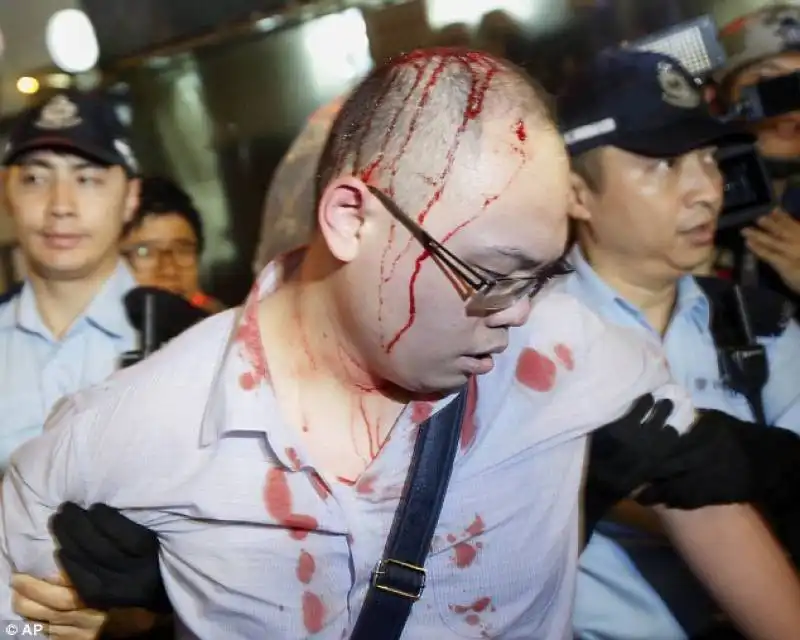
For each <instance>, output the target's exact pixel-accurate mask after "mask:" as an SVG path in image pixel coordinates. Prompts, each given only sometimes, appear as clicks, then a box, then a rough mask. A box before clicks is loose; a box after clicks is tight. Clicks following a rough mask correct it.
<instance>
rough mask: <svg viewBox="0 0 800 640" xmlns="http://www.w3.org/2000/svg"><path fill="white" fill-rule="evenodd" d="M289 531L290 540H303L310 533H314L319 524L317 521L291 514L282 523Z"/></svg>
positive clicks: (310, 517)
mask: <svg viewBox="0 0 800 640" xmlns="http://www.w3.org/2000/svg"><path fill="white" fill-rule="evenodd" d="M282 524H283V525H284V526H286V527H287V528H288V529H289V537H290V538H292V540H305V539H306V538H307V537H308V534H309V532H310V531H314V530H315V529H316V528H317V525H318V524H319V523H318V522H317V519H316V518H314V517H312V516H306V515H302V514H299V513H292V514H290V515H289V517H288V518H286V520H284V521H283V523H282Z"/></svg>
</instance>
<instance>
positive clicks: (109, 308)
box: [0, 262, 137, 474]
mask: <svg viewBox="0 0 800 640" xmlns="http://www.w3.org/2000/svg"><path fill="white" fill-rule="evenodd" d="M135 286H136V282H135V280H134V279H133V276H132V275H131V273H130V271H129V270H128V268H127V267H126V266H125V265H124V264H123V263H122V262H120V263H119V265H118V266H117V268H116V270H115V271H114V273H113V274H112V275H111V277H110V278H109V279H108V280H107V281H106V283H105V284H104V285H103V288H102V289H101V290H100V291H99V292H98V294H97V295H96V296H95V298H94V299H93V300H92V302H91V303H90V304H89V306H88V307H87V309H86V311H85V312H84V313H83V314H82V315H81V316H80V317H78V319H77V320H76V321H75V322H74V323H73V325H72V327H70V329H69V331H68V332H67V333H66V335H64V337H63V338H62V339H61V340H57V339H56V338H54V337H53V334H52V333H51V332H50V330H49V329H48V328H47V327H46V326H45V324H44V322H43V321H42V318H41V317H40V315H39V311H38V309H37V307H36V300H35V298H34V295H33V290H32V288H31V286H30V284H29V283H25V285H24V286H23V287H22V289H21V291H20V292H19V293H18V294H17V295H16V296H14V297H13V298H11V299H10V300H9V301H7V302H6V303H5V304H2V305H0V474H2V473H3V472H4V471H5V469H6V467H7V465H8V460H9V458H10V456H11V453H12V452H13V451H14V450H15V449H16V448H17V447H19V446H20V445H21V444H23V443H24V442H26V441H28V440H30V439H31V438H34V437H35V436H37V435H39V434H40V433H41V432H42V427H43V426H44V422H45V418H46V417H47V415H48V414H49V413H50V410H51V409H52V408H53V405H54V404H55V403H56V402H57V401H58V400H59V399H60V398H62V397H63V396H65V395H69V394H73V393H75V392H77V391H79V390H81V389H83V388H85V387H88V386H91V385H93V384H96V383H98V382H101V381H102V380H104V379H105V378H106V377H108V376H109V375H110V374H111V373H112V372H113V371H114V370H115V369H117V368H118V366H119V360H120V355H121V354H122V353H124V352H125V351H130V350H132V349H135V348H136V340H137V336H136V331H135V330H134V328H133V327H132V326H131V325H130V323H129V322H128V319H127V316H126V313H125V307H124V305H123V297H124V296H125V294H126V293H127V292H128V291H130V290H131V289H132V288H134V287H135Z"/></svg>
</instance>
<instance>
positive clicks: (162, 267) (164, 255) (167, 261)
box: [158, 250, 178, 276]
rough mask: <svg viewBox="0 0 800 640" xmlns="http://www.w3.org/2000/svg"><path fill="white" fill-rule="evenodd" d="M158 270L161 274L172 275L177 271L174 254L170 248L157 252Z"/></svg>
mask: <svg viewBox="0 0 800 640" xmlns="http://www.w3.org/2000/svg"><path fill="white" fill-rule="evenodd" d="M158 272H159V273H160V274H161V275H168V276H173V275H176V274H177V273H178V265H177V264H176V262H175V254H174V253H173V252H172V251H170V250H166V251H164V250H162V251H159V252H158Z"/></svg>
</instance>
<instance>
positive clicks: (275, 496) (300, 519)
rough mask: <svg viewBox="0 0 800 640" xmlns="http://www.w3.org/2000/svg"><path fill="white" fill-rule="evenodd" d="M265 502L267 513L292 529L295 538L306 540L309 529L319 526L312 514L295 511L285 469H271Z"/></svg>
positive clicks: (268, 475)
mask: <svg viewBox="0 0 800 640" xmlns="http://www.w3.org/2000/svg"><path fill="white" fill-rule="evenodd" d="M264 503H265V506H266V508H267V513H269V515H271V516H272V517H273V518H275V520H277V521H278V523H280V524H281V525H283V526H285V527H287V528H288V529H291V531H290V532H289V535H290V536H291V537H292V538H293V539H294V540H304V539H305V538H306V536H307V535H308V532H309V531H313V530H314V529H316V528H317V524H318V523H317V520H316V519H315V518H313V517H311V516H307V515H301V514H297V513H294V512H293V509H292V492H291V490H290V488H289V482H288V480H287V478H286V472H285V471H284V470H283V469H270V470H269V471H268V472H267V482H266V486H265V487H264Z"/></svg>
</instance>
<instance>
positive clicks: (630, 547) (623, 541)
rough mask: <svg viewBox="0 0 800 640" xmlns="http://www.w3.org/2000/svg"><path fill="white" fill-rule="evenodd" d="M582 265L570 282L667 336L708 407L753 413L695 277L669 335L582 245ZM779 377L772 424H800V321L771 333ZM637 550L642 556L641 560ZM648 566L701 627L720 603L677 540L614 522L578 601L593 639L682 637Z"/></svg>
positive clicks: (672, 362)
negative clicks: (734, 381) (604, 275)
mask: <svg viewBox="0 0 800 640" xmlns="http://www.w3.org/2000/svg"><path fill="white" fill-rule="evenodd" d="M570 261H571V262H572V264H573V266H574V267H575V273H574V274H573V275H571V276H569V282H568V283H567V286H566V289H565V290H566V291H567V292H569V293H571V294H572V295H574V296H575V297H577V298H578V299H580V300H582V301H583V302H585V303H586V304H587V305H588V306H589V307H591V308H592V310H593V311H595V312H596V313H598V314H599V315H600V316H601V317H603V318H605V319H606V320H608V321H610V322H613V323H615V324H618V325H622V326H626V327H633V328H637V329H638V330H639V331H640V332H641V334H642V335H643V336H647V337H648V338H649V339H651V340H653V341H654V343H657V344H660V345H663V349H664V351H665V353H666V357H667V362H668V364H669V367H670V370H671V372H672V375H673V377H674V379H675V380H676V382H678V383H679V384H682V385H684V387H685V388H686V389H687V390H688V391H689V392H690V393H691V394H692V397H693V400H694V404H695V406H696V407H697V408H701V409H717V410H720V411H724V412H725V413H728V414H730V415H733V416H736V417H739V418H742V419H744V420H753V419H754V418H753V414H752V411H751V410H750V407H749V406H748V404H747V401H746V399H745V398H744V396H741V395H739V394H736V393H734V392H732V391H730V390H729V389H727V388H726V387H725V386H724V385H723V384H722V380H721V378H720V372H719V367H718V361H717V353H716V350H715V346H714V341H713V338H712V335H711V330H710V328H709V327H710V319H711V313H710V312H711V309H710V304H709V301H708V299H707V297H706V295H705V293H704V292H703V290H702V289H701V288H700V286H699V285H698V284H697V282H696V281H695V279H694V278H693V277H691V276H686V277H684V278H682V279H681V280H680V282H679V284H678V300H677V304H676V306H675V312H674V314H673V316H672V320H671V321H670V324H669V327H668V329H667V331H666V334H665V335H664V337H663V339H662V338H661V337H660V336H659V334H658V332H656V331H655V330H654V329H653V328H652V327H651V326H650V324H649V323H648V321H647V320H646V319H645V317H644V315H643V314H642V312H641V311H640V310H639V309H637V308H636V307H634V306H633V305H631V304H630V303H628V302H626V301H625V300H623V299H622V298H621V297H620V296H619V295H618V294H617V293H616V292H615V291H614V290H613V289H612V288H611V287H609V286H608V285H607V284H606V283H605V282H603V281H602V280H601V279H600V277H599V276H598V275H597V274H596V273H595V272H594V270H593V269H592V268H591V267H590V266H589V265H588V263H587V262H586V260H585V259H584V258H583V256H582V255H581V253H580V251H578V250H577V249H576V250H575V251H573V253H572V254H571V256H570ZM761 343H762V344H763V345H764V347H765V348H766V352H767V359H768V362H769V369H770V376H769V381H768V383H767V386H766V388H765V389H764V393H763V399H764V409H765V413H766V418H767V422H768V424H771V425H777V426H781V427H785V428H787V429H790V430H792V431H794V432H797V433H800V327H798V325H797V324H796V323H795V322H794V321H792V322H791V324H790V325H789V326H788V328H787V329H786V331H785V332H784V333H783V334H781V335H780V336H778V337H775V338H767V339H763V340H761ZM634 558H635V560H634ZM642 572H644V573H646V574H647V575H657V576H659V581H660V582H659V589H661V590H662V591H661V593H665V594H666V593H669V594H670V595H668V596H667V597H668V598H672V599H671V600H670V601H671V602H672V603H674V606H677V607H680V610H681V611H682V612H683V616H682V617H683V619H684V620H688V621H689V625H690V626H691V627H692V628H691V629H689V631H690V632H691V631H693V630H695V629H698V630H699V629H701V628H702V626H703V625H705V624H707V623H708V622H709V618H710V616H712V615H714V612H715V609H714V607H713V605H712V603H711V602H710V600H709V599H708V598H707V597H706V595H705V593H704V592H703V590H702V588H701V587H700V585H699V584H698V583H697V581H696V580H695V579H694V578H693V577H692V575H691V573H690V572H689V570H688V569H687V568H686V566H685V565H684V564H683V563H682V561H681V560H680V559H679V558H678V557H677V555H676V554H675V553H674V552H673V551H672V550H671V547H670V546H669V544H668V543H665V542H663V541H662V540H660V539H658V538H655V537H652V536H648V535H646V534H643V533H641V532H636V531H633V530H631V529H628V528H625V527H622V526H620V525H615V524H612V523H608V522H604V523H601V525H600V527H598V531H597V532H596V533H595V535H594V536H593V537H592V540H591V542H590V544H589V545H588V547H587V548H586V550H585V551H584V552H583V554H582V556H581V565H580V575H579V578H578V588H577V597H576V607H575V631H576V635H577V636H578V637H580V638H583V639H586V640H600V639H602V640H681V639H683V638H686V637H687V633H686V631H685V630H684V629H683V628H682V627H681V625H680V624H678V622H677V620H676V619H675V617H674V616H673V615H672V614H671V613H670V609H668V608H667V606H666V604H665V603H664V601H663V600H662V597H661V596H660V595H659V593H657V592H656V590H655V589H654V587H653V586H651V584H650V582H648V580H646V579H645V578H644V577H643V575H642Z"/></svg>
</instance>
